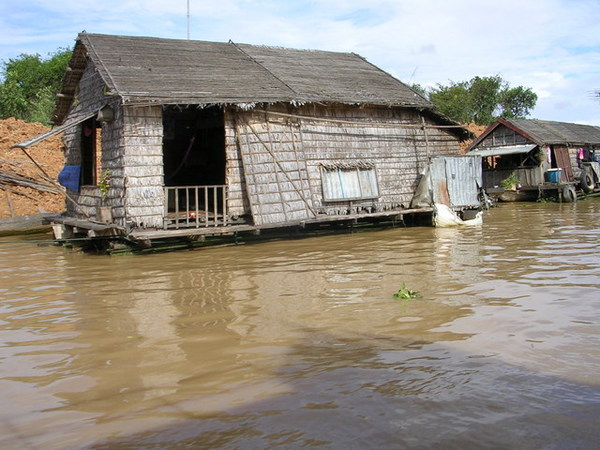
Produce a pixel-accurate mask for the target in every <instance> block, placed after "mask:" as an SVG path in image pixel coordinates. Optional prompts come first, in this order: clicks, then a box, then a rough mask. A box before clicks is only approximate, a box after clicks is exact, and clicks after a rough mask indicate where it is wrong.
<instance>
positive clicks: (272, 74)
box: [229, 39, 299, 95]
mask: <svg viewBox="0 0 600 450" xmlns="http://www.w3.org/2000/svg"><path fill="white" fill-rule="evenodd" d="M229 43H230V44H231V45H233V46H234V47H235V48H236V49H238V51H240V52H241V53H243V54H244V55H245V56H246V57H247V58H248V59H250V60H251V61H252V62H254V63H255V64H257V65H259V66H260V67H262V68H263V69H264V70H266V71H267V72H268V73H269V74H270V75H271V76H272V77H273V78H275V79H276V80H277V81H279V82H280V83H282V84H283V85H284V86H285V87H286V88H288V89H289V90H290V91H292V92H293V93H294V94H296V95H299V92H296V91H295V90H294V89H293V88H292V87H291V86H290V85H289V84H287V83H286V82H285V81H283V80H282V79H281V78H279V77H278V76H277V75H275V74H274V73H273V72H271V71H270V70H269V69H267V68H266V67H265V65H264V64H261V63H260V62H258V61H257V60H256V59H255V58H254V57H252V56H251V55H249V54H248V52H246V51H244V49H242V48H241V47H240V46H239V45H237V44H236V43H235V42H233V41H232V40H231V39H230V40H229ZM246 45H251V44H246ZM253 47H258V46H253ZM263 47H268V46H266V45H265V46H263Z"/></svg>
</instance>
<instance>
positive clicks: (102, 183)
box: [98, 169, 111, 200]
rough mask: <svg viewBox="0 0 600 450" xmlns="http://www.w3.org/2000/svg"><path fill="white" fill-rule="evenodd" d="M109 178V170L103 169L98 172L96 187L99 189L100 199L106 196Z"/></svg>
mask: <svg viewBox="0 0 600 450" xmlns="http://www.w3.org/2000/svg"><path fill="white" fill-rule="evenodd" d="M110 180H111V173H110V170H107V169H106V170H103V171H102V172H100V178H99V179H98V189H99V190H100V195H101V196H102V200H104V199H105V198H106V196H107V195H108V190H109V189H110Z"/></svg>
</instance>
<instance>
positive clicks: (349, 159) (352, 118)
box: [226, 105, 460, 224]
mask: <svg viewBox="0 0 600 450" xmlns="http://www.w3.org/2000/svg"><path fill="white" fill-rule="evenodd" d="M277 113H283V114H277ZM421 121H422V119H421V116H420V114H419V113H418V112H416V111H414V110H412V109H391V108H361V107H349V106H339V107H325V106H319V105H309V106H303V107H299V108H293V109H292V108H286V107H284V106H279V107H271V108H270V109H269V111H268V112H262V111H258V110H255V111H250V112H244V111H238V112H235V111H233V110H230V111H228V114H227V115H226V128H227V132H226V136H227V140H226V141H227V160H228V184H229V189H230V191H229V211H230V212H234V213H235V214H239V215H241V214H244V213H246V214H248V213H250V212H251V213H252V214H253V216H254V220H255V223H256V224H262V223H281V222H286V221H293V220H302V219H304V218H307V217H314V216H315V215H318V214H348V213H360V212H372V211H382V210H387V209H392V208H397V207H400V206H404V207H408V205H409V204H410V200H411V199H412V196H413V194H414V191H415V189H416V186H417V183H418V180H419V175H420V173H421V172H422V170H423V169H424V167H425V165H426V164H427V161H428V156H434V155H456V154H459V152H460V149H459V142H458V139H457V138H456V137H455V136H454V135H453V134H451V133H450V132H449V131H448V130H447V129H446V130H444V129H439V128H434V127H427V130H426V133H427V137H426V136H425V131H424V130H423V129H422V128H421V127H420V125H421V124H422V122H421ZM425 124H426V125H433V124H432V123H431V122H430V121H428V120H427V119H425ZM240 149H241V152H240ZM361 163H368V164H371V165H374V166H375V169H376V173H377V178H378V184H379V193H380V198H379V199H378V200H375V201H374V200H360V201H353V202H352V203H351V204H350V202H348V201H343V202H324V201H323V193H322V184H321V183H322V181H321V167H322V166H327V165H331V164H347V165H358V164H361ZM248 208H249V209H248ZM257 217H258V220H257Z"/></svg>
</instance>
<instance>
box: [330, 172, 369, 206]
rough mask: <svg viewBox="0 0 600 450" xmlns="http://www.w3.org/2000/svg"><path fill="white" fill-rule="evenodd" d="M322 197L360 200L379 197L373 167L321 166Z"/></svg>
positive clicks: (333, 199) (332, 199) (334, 199)
mask: <svg viewBox="0 0 600 450" xmlns="http://www.w3.org/2000/svg"><path fill="white" fill-rule="evenodd" d="M321 178H322V184H323V199H324V200H325V201H336V200H362V199H373V198H377V197H379V186H378V183H377V174H376V172H375V168H374V167H357V166H354V167H325V166H324V167H323V168H322V177H321Z"/></svg>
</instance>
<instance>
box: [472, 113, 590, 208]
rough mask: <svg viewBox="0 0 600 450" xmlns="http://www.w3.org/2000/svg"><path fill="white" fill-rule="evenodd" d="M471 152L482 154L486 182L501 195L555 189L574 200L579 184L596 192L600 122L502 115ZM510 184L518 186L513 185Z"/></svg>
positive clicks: (536, 193) (532, 196)
mask: <svg viewBox="0 0 600 450" xmlns="http://www.w3.org/2000/svg"><path fill="white" fill-rule="evenodd" d="M468 152H469V153H468V154H471V155H478V156H481V157H482V164H483V168H482V176H483V187H484V189H485V190H486V191H488V192H490V193H494V192H495V193H498V194H499V195H500V198H501V199H502V198H503V196H504V199H507V200H508V199H535V198H538V197H539V196H541V195H543V194H544V192H545V191H551V192H553V193H554V195H555V194H556V193H558V196H559V197H560V198H561V199H562V200H564V201H574V200H575V199H576V189H582V190H583V191H585V192H591V191H593V190H594V189H595V188H596V186H598V184H599V183H600V162H599V161H600V127H596V126H590V125H579V124H575V123H566V122H552V121H547V120H531V119H498V120H497V121H496V122H495V123H493V124H492V125H490V126H489V127H488V128H487V129H486V130H485V131H484V132H483V133H482V134H481V135H480V136H479V137H478V138H477V139H476V140H475V141H473V143H472V144H471V145H470V146H469V148H468ZM507 183H510V184H514V185H516V186H515V188H514V189H510V188H508V186H507ZM503 186H504V187H503ZM504 191H512V192H506V193H505V192H504ZM517 191H518V192H517Z"/></svg>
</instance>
